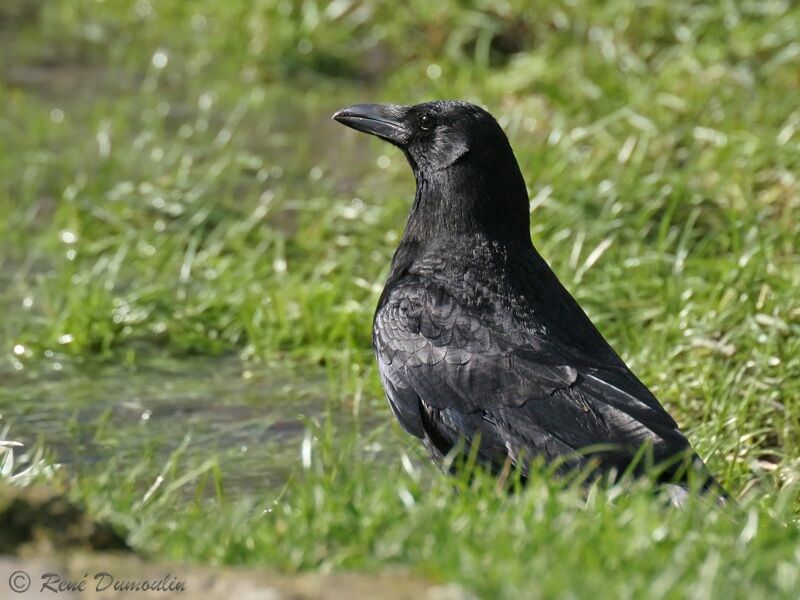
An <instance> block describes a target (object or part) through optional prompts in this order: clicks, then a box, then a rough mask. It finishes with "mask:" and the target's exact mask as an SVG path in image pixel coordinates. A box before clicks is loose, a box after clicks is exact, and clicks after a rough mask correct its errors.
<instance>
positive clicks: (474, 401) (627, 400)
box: [334, 102, 713, 485]
mask: <svg viewBox="0 0 800 600" xmlns="http://www.w3.org/2000/svg"><path fill="white" fill-rule="evenodd" d="M334 118H335V119H336V120H338V121H340V122H342V123H344V124H346V125H348V126H350V127H353V128H354V129H358V130H360V131H364V132H367V133H372V134H374V135H377V136H379V137H381V138H383V139H385V140H387V141H389V142H390V143H393V144H395V145H396V146H398V147H400V148H401V149H402V150H403V151H404V153H405V154H406V157H407V158H408V161H409V163H410V165H411V167H412V170H413V171H414V175H415V177H416V181H417V191H416V197H415V199H414V204H413V206H412V209H411V214H410V216H409V220H408V224H407V226H406V230H405V233H404V235H403V238H402V240H401V242H400V246H399V248H398V249H397V251H396V253H395V256H394V259H393V261H392V266H391V271H390V273H389V277H388V280H387V282H386V286H385V288H384V290H383V294H382V295H381V297H380V301H379V303H378V308H377V311H376V313H375V320H374V328H373V345H374V348H375V354H376V357H377V359H378V364H379V367H380V374H381V379H382V382H383V386H384V389H385V391H386V395H387V397H388V399H389V404H390V406H391V407H392V410H393V412H394V414H395V416H396V417H397V419H398V421H399V422H400V423H401V424H402V426H403V427H404V428H405V429H406V430H407V431H408V432H409V433H411V434H413V435H415V436H417V437H418V438H420V439H421V440H422V441H423V443H424V444H425V446H426V447H427V448H428V450H429V451H430V453H431V454H432V456H433V457H434V458H435V459H437V460H441V459H442V457H443V456H445V455H446V454H447V453H448V452H450V450H451V449H452V448H453V447H454V446H455V445H456V444H458V443H459V441H460V440H463V441H465V442H466V444H467V445H469V444H471V443H473V442H474V441H476V440H479V445H478V458H479V460H480V461H481V462H482V463H484V464H486V465H487V466H489V467H490V468H492V469H494V470H496V471H500V470H501V469H503V467H504V465H506V463H507V462H508V461H509V460H510V461H511V462H513V463H514V464H515V466H517V467H518V468H519V469H521V470H522V472H523V475H526V474H527V468H528V463H529V461H530V459H531V458H533V457H538V456H542V457H544V458H545V459H547V460H548V461H553V460H558V461H560V462H561V465H562V468H563V469H572V468H576V467H577V468H581V467H584V466H586V465H587V464H588V462H589V461H590V460H591V461H592V463H593V467H594V468H596V472H597V473H602V472H604V471H607V470H608V469H615V470H616V471H617V472H622V471H624V470H625V469H626V468H627V467H628V465H629V464H630V463H631V461H632V460H633V459H634V457H635V456H636V455H637V452H638V451H639V450H640V449H641V448H642V447H643V446H644V447H647V448H649V451H650V452H651V453H652V458H653V459H655V461H656V462H662V461H670V460H672V461H673V463H674V464H673V466H672V467H671V468H669V469H667V470H666V471H665V473H664V475H663V477H664V479H671V478H673V477H675V476H676V473H677V469H678V462H677V460H676V459H681V458H684V459H685V460H684V461H683V462H682V463H680V464H681V465H682V466H684V467H685V466H686V465H687V464H688V465H689V466H690V467H691V470H693V471H695V472H696V473H699V474H700V475H701V477H702V478H703V479H704V480H707V481H708V485H711V484H712V483H713V478H711V477H710V475H709V474H708V472H707V471H706V469H705V466H704V465H703V464H702V461H700V459H699V458H698V457H697V456H696V455H695V454H694V452H693V451H692V450H691V448H690V446H689V443H688V441H687V440H686V438H685V437H684V435H683V434H682V433H681V432H680V431H679V429H678V426H677V424H676V423H675V421H674V420H673V419H672V418H671V417H670V415H669V414H667V412H666V411H665V410H664V408H663V407H662V406H661V404H660V403H659V402H658V400H657V399H656V398H655V397H654V396H653V395H652V394H651V393H650V391H649V390H648V389H647V387H645V386H644V385H643V384H642V383H641V382H640V381H639V380H638V379H637V378H636V376H635V375H634V374H633V373H632V372H631V371H630V370H629V369H628V367H627V366H626V365H625V364H624V362H623V361H622V360H621V359H620V357H619V356H618V355H617V354H616V352H615V351H614V350H613V349H612V348H611V347H610V346H609V344H608V343H607V342H606V341H605V339H603V337H602V336H601V335H600V333H599V332H598V331H597V329H596V328H595V326H594V325H593V324H592V322H591V321H590V320H589V318H588V317H587V316H586V314H585V313H584V312H583V310H582V309H581V308H580V307H579V306H578V304H577V303H576V302H575V300H574V299H573V298H572V296H571V295H570V294H569V293H568V292H567V290H566V289H565V288H564V287H563V286H562V285H561V283H560V282H559V281H558V279H557V278H556V276H555V275H554V273H553V272H552V271H551V269H550V268H549V266H548V265H547V263H546V262H545V261H544V260H543V259H542V257H541V256H540V255H539V254H538V253H537V252H536V250H535V249H534V247H533V244H532V242H531V238H530V230H529V203H528V195H527V191H526V188H525V183H524V180H523V177H522V174H521V173H520V170H519V167H518V165H517V161H516V159H515V157H514V154H513V151H512V150H511V147H510V145H509V143H508V139H507V138H506V136H505V134H504V133H503V131H502V129H501V128H500V126H499V125H498V124H497V122H496V121H495V120H494V118H493V117H492V116H491V115H490V114H489V113H487V112H485V111H484V110H482V109H480V108H478V107H476V106H473V105H471V104H467V103H463V102H432V103H427V104H420V105H416V106H412V107H404V106H394V105H358V106H353V107H350V108H347V109H344V110H342V111H340V112H338V113H337V114H336V115H334ZM587 448H591V449H592V450H591V451H587Z"/></svg>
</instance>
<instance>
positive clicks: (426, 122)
mask: <svg viewBox="0 0 800 600" xmlns="http://www.w3.org/2000/svg"><path fill="white" fill-rule="evenodd" d="M431 127H433V117H432V116H430V115H422V116H421V117H420V118H419V128H420V129H422V130H423V131H428V130H429V129H430V128H431Z"/></svg>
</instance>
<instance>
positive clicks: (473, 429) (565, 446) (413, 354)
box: [373, 278, 689, 469]
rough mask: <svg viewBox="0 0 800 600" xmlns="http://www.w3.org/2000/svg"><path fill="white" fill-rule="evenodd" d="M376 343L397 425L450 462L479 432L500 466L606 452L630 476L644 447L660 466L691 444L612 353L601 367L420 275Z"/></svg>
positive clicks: (385, 307)
mask: <svg viewBox="0 0 800 600" xmlns="http://www.w3.org/2000/svg"><path fill="white" fill-rule="evenodd" d="M575 307H577V305H575ZM578 310H580V309H578ZM581 315H582V317H583V318H586V317H585V315H583V313H582V312H581ZM373 343H374V347H375V352H376V356H377V358H378V362H379V368H380V374H381V379H382V381H383V384H384V389H385V390H386V394H387V396H388V399H389V402H390V405H391V407H392V410H393V412H394V413H395V415H396V417H397V419H398V420H399V421H400V423H401V424H402V425H403V427H404V428H405V429H406V430H407V431H409V432H410V433H412V434H414V435H416V436H417V437H420V438H422V439H423V440H425V441H426V444H427V445H428V446H429V447H430V446H434V447H435V450H437V451H439V452H440V453H442V454H445V453H446V452H447V451H448V450H449V447H451V446H452V445H453V444H455V443H456V441H457V440H458V439H459V438H465V439H466V441H467V442H470V441H472V439H474V438H475V436H476V435H480V439H481V442H480V450H479V456H480V457H481V458H482V459H483V460H484V461H485V462H490V463H492V464H494V465H496V466H499V465H502V464H503V463H504V462H505V461H506V460H507V457H511V459H512V460H514V461H517V460H518V459H519V458H520V457H521V456H525V457H527V458H528V459H529V458H531V457H532V456H538V455H543V456H545V457H546V458H549V459H554V458H558V457H561V458H565V457H567V456H572V457H573V458H574V456H575V454H576V452H575V451H578V450H581V449H585V448H587V447H592V446H595V447H596V446H598V445H602V446H606V447H607V448H608V450H607V451H606V452H604V453H603V460H604V461H605V464H607V465H608V466H612V465H613V466H617V467H621V468H624V467H625V466H626V465H627V462H629V461H630V459H631V458H632V457H633V455H634V454H635V453H636V452H637V451H638V450H639V448H641V447H642V445H644V444H651V445H652V451H653V454H654V457H655V458H656V459H657V460H664V459H666V458H668V457H671V456H676V455H679V454H680V453H682V452H685V451H687V450H688V448H689V444H688V442H687V440H686V438H684V436H683V435H682V434H681V433H680V431H679V430H678V427H677V425H676V423H675V421H674V420H673V419H672V418H671V417H670V416H669V415H668V414H667V412H666V411H665V410H664V408H663V407H662V406H661V405H660V404H659V402H658V400H656V398H655V397H654V396H653V395H652V394H651V393H650V391H649V390H648V389H647V388H646V387H645V386H644V385H643V384H642V383H641V382H640V381H639V380H638V379H636V377H635V376H634V375H633V374H632V373H631V372H630V371H629V370H628V368H627V367H626V366H625V365H624V363H623V362H622V360H621V359H619V358H618V357H617V355H616V354H615V353H614V352H613V351H612V350H611V349H610V348H609V349H608V353H603V356H602V357H601V358H600V359H598V358H597V357H596V356H593V355H591V354H589V353H586V352H582V351H581V349H580V348H575V347H566V346H565V345H564V343H563V339H562V338H556V337H554V336H552V335H551V334H550V332H548V331H547V325H545V324H539V325H532V324H530V323H528V324H523V323H519V322H516V321H513V320H512V319H511V317H510V316H509V313H508V311H507V310H504V309H503V308H502V307H499V306H498V307H497V308H496V309H495V310H487V309H486V306H483V307H482V308H481V310H477V309H475V308H470V307H469V306H468V305H467V303H466V302H464V301H463V300H462V301H460V300H459V299H457V298H455V297H453V296H452V295H450V294H448V293H447V292H446V291H445V290H444V289H443V288H441V287H439V286H435V285H432V284H431V282H430V281H427V282H425V281H422V280H421V279H418V278H412V279H411V280H407V281H406V282H403V283H400V284H398V285H396V286H394V287H393V288H392V289H391V290H390V291H389V292H388V293H387V295H386V296H385V298H384V299H383V300H382V303H381V305H380V308H379V309H378V311H377V313H376V316H375V323H374V330H373ZM609 357H610V358H609ZM576 460H577V461H578V463H580V462H582V460H583V459H580V458H578V459H576ZM569 464H571V465H574V464H575V463H574V460H573V462H572V463H569ZM520 466H522V467H523V469H524V468H525V463H520Z"/></svg>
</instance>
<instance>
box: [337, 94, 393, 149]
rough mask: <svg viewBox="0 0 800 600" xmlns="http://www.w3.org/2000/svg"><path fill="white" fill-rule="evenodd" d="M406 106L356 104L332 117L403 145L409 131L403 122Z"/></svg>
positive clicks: (343, 123)
mask: <svg viewBox="0 0 800 600" xmlns="http://www.w3.org/2000/svg"><path fill="white" fill-rule="evenodd" d="M407 112H408V107H406V106H399V105H397V104H356V105H354V106H348V107H347V108H343V109H342V110H340V111H339V112H337V113H336V114H335V115H333V119H334V120H335V121H339V123H341V124H342V125H347V126H348V127H352V128H353V129H355V130H356V131H363V132H364V133H369V134H372V135H376V136H378V137H379V138H381V139H384V140H386V141H387V142H391V143H393V144H395V145H397V146H403V145H404V144H405V143H406V142H407V141H408V137H409V131H408V130H407V129H406V127H405V125H404V124H403V117H404V116H405V115H406V113H407Z"/></svg>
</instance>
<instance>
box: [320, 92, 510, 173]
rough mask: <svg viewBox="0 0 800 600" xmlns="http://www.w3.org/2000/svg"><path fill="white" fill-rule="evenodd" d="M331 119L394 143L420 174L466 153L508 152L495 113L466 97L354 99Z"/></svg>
mask: <svg viewBox="0 0 800 600" xmlns="http://www.w3.org/2000/svg"><path fill="white" fill-rule="evenodd" d="M333 118H334V119H335V120H337V121H339V122H340V123H342V124H343V125H347V126H348V127H352V128H353V129H356V130H358V131H363V132H365V133H370V134H372V135H375V136H377V137H379V138H382V139H384V140H386V141H388V142H391V143H392V144H394V145H395V146H398V147H399V148H401V149H402V150H403V152H405V154H406V156H407V157H408V161H409V162H410V163H411V167H412V168H413V169H414V170H415V171H416V172H419V173H423V174H424V173H431V172H435V171H440V170H442V169H446V168H447V167H449V166H451V165H452V164H454V163H456V162H457V161H459V160H461V159H462V158H465V157H467V156H469V157H470V158H477V159H480V158H481V155H483V154H485V153H486V152H487V151H490V150H491V151H494V152H497V150H498V149H500V150H501V151H502V150H506V151H508V152H510V151H511V148H510V147H509V145H508V139H507V138H506V135H505V133H503V130H502V129H501V128H500V126H499V125H498V124H497V121H495V120H494V117H492V115H490V114H489V113H488V112H486V111H485V110H483V109H482V108H480V107H478V106H475V105H474V104H469V103H468V102H458V101H452V100H442V101H437V102H426V103H424V104H416V105H414V106H401V105H398V104H356V105H355V106H350V107H348V108H344V109H342V110H340V111H339V112H337V113H336V114H335V115H333Z"/></svg>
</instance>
